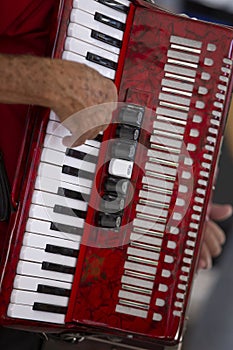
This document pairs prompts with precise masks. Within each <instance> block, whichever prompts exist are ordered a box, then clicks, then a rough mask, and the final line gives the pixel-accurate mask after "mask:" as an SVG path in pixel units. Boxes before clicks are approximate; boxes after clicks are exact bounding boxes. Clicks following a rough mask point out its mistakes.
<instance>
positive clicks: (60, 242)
mask: <svg viewBox="0 0 233 350" xmlns="http://www.w3.org/2000/svg"><path fill="white" fill-rule="evenodd" d="M47 244H51V245H54V246H58V247H64V248H72V249H76V250H78V249H79V247H80V243H79V242H78V241H77V242H73V241H69V240H65V239H60V238H57V237H46V238H45V237H44V236H43V235H38V234H35V233H31V232H25V234H24V237H23V245H24V246H27V247H34V248H38V249H44V250H45V249H46V246H47Z"/></svg>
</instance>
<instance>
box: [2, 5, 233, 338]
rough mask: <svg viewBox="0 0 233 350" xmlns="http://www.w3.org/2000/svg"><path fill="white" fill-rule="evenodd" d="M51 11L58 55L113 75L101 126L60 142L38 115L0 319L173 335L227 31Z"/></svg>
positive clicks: (173, 20) (92, 8)
mask: <svg viewBox="0 0 233 350" xmlns="http://www.w3.org/2000/svg"><path fill="white" fill-rule="evenodd" d="M63 13H68V16H69V24H68V26H67V30H66V33H64V32H63V31H64V30H62V31H61V32H60V34H59V38H58V44H57V47H56V50H57V52H60V53H59V55H60V56H61V57H62V58H63V59H68V60H73V61H76V62H80V63H85V64H87V65H89V66H90V67H93V68H95V69H97V70H98V71H99V72H100V73H101V74H103V75H104V76H106V77H108V78H110V79H112V80H114V79H115V81H116V80H117V81H119V84H118V85H119V101H120V102H119V104H118V107H117V109H116V111H115V112H114V113H113V123H112V124H111V125H110V126H109V127H108V129H107V130H106V131H105V132H104V133H103V134H100V135H99V136H98V137H97V138H96V139H95V140H87V141H86V142H85V144H83V145H82V146H79V147H76V148H73V149H68V148H65V147H64V145H63V144H62V138H63V137H64V136H66V135H69V131H68V130H67V129H65V128H64V127H63V126H62V125H61V124H60V123H59V121H58V118H57V117H56V115H55V114H54V113H53V112H51V114H50V117H49V121H48V125H47V130H46V135H45V139H44V144H43V149H42V152H41V159H40V162H39V164H37V166H38V171H37V176H36V178H35V188H33V190H32V198H31V205H30V208H29V211H28V213H23V214H22V215H24V216H26V219H25V228H24V231H25V233H24V234H23V238H22V242H21V247H20V252H19V257H18V263H17V266H11V271H12V270H14V269H15V271H16V274H15V275H14V276H13V284H12V285H9V281H8V277H6V276H4V277H3V282H2V289H6V290H7V292H6V295H7V296H8V302H7V301H5V308H7V315H6V314H4V315H3V316H2V317H1V318H2V319H1V323H3V324H4V323H6V324H15V325H20V323H22V325H23V328H30V327H31V325H33V327H34V328H38V329H47V330H50V329H51V330H54V329H56V327H57V329H63V330H65V329H67V328H69V329H71V330H72V331H73V330H75V329H83V328H85V330H87V329H88V330H90V331H88V332H93V333H99V334H114V335H116V336H120V337H123V338H125V337H132V339H136V340H137V339H138V340H142V341H146V342H149V343H150V342H152V343H153V342H160V343H163V344H174V343H177V342H179V340H180V338H181V336H182V332H183V324H184V318H185V310H186V307H187V303H188V299H189V295H190V290H191V285H192V278H193V274H194V272H195V266H196V262H197V257H198V251H199V249H200V242H201V237H202V229H203V224H204V221H205V215H206V210H207V206H208V202H209V198H210V195H211V191H212V186H213V183H214V176H215V168H216V166H217V163H218V154H219V150H220V147H221V142H222V137H223V132H224V126H225V122H226V118H227V111H228V107H229V104H230V98H231V90H232V40H233V31H232V30H231V29H229V28H227V27H223V26H219V25H214V24H210V23H206V22H201V21H195V20H192V19H189V18H186V17H183V16H177V15H174V14H171V13H169V12H165V11H163V10H161V9H159V8H157V7H155V6H153V5H151V4H148V3H145V2H143V1H135V2H132V3H131V2H130V1H128V0H118V1H117V0H116V1H108V0H96V1H95V0H92V1H91V0H85V1H84V0H73V2H72V9H71V8H70V7H67V5H66V7H64V10H63ZM63 22H64V23H65V24H64V25H67V21H66V20H63ZM64 25H63V26H64ZM61 43H63V46H62V47H61ZM55 55H58V54H55ZM18 244H19V243H18ZM9 259H10V257H9ZM5 286H6V288H5ZM6 304H7V307H6ZM19 327H20V326H19Z"/></svg>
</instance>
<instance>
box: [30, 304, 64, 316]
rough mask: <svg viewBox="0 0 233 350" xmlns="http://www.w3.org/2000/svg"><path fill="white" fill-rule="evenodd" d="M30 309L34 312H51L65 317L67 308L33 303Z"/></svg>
mask: <svg viewBox="0 0 233 350" xmlns="http://www.w3.org/2000/svg"><path fill="white" fill-rule="evenodd" d="M32 309H33V310H35V311H45V312H52V313H54V314H64V315H65V314H66V313H67V307H65V306H59V305H51V304H44V303H34V305H33V308H32Z"/></svg>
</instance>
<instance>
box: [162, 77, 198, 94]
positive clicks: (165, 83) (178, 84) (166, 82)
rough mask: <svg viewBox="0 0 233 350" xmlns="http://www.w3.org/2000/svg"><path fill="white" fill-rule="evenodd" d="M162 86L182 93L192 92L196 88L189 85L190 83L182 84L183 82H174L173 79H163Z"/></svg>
mask: <svg viewBox="0 0 233 350" xmlns="http://www.w3.org/2000/svg"><path fill="white" fill-rule="evenodd" d="M162 86H166V87H170V88H174V87H175V88H176V89H179V90H182V91H189V92H192V91H193V88H194V84H188V83H181V82H178V81H176V82H174V80H171V79H162Z"/></svg>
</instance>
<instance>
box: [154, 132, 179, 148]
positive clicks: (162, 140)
mask: <svg viewBox="0 0 233 350" xmlns="http://www.w3.org/2000/svg"><path fill="white" fill-rule="evenodd" d="M150 142H151V143H155V144H159V145H160V144H162V145H164V146H169V147H175V148H178V149H181V147H182V141H178V140H174V139H172V138H168V137H162V136H155V135H151V137H150Z"/></svg>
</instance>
